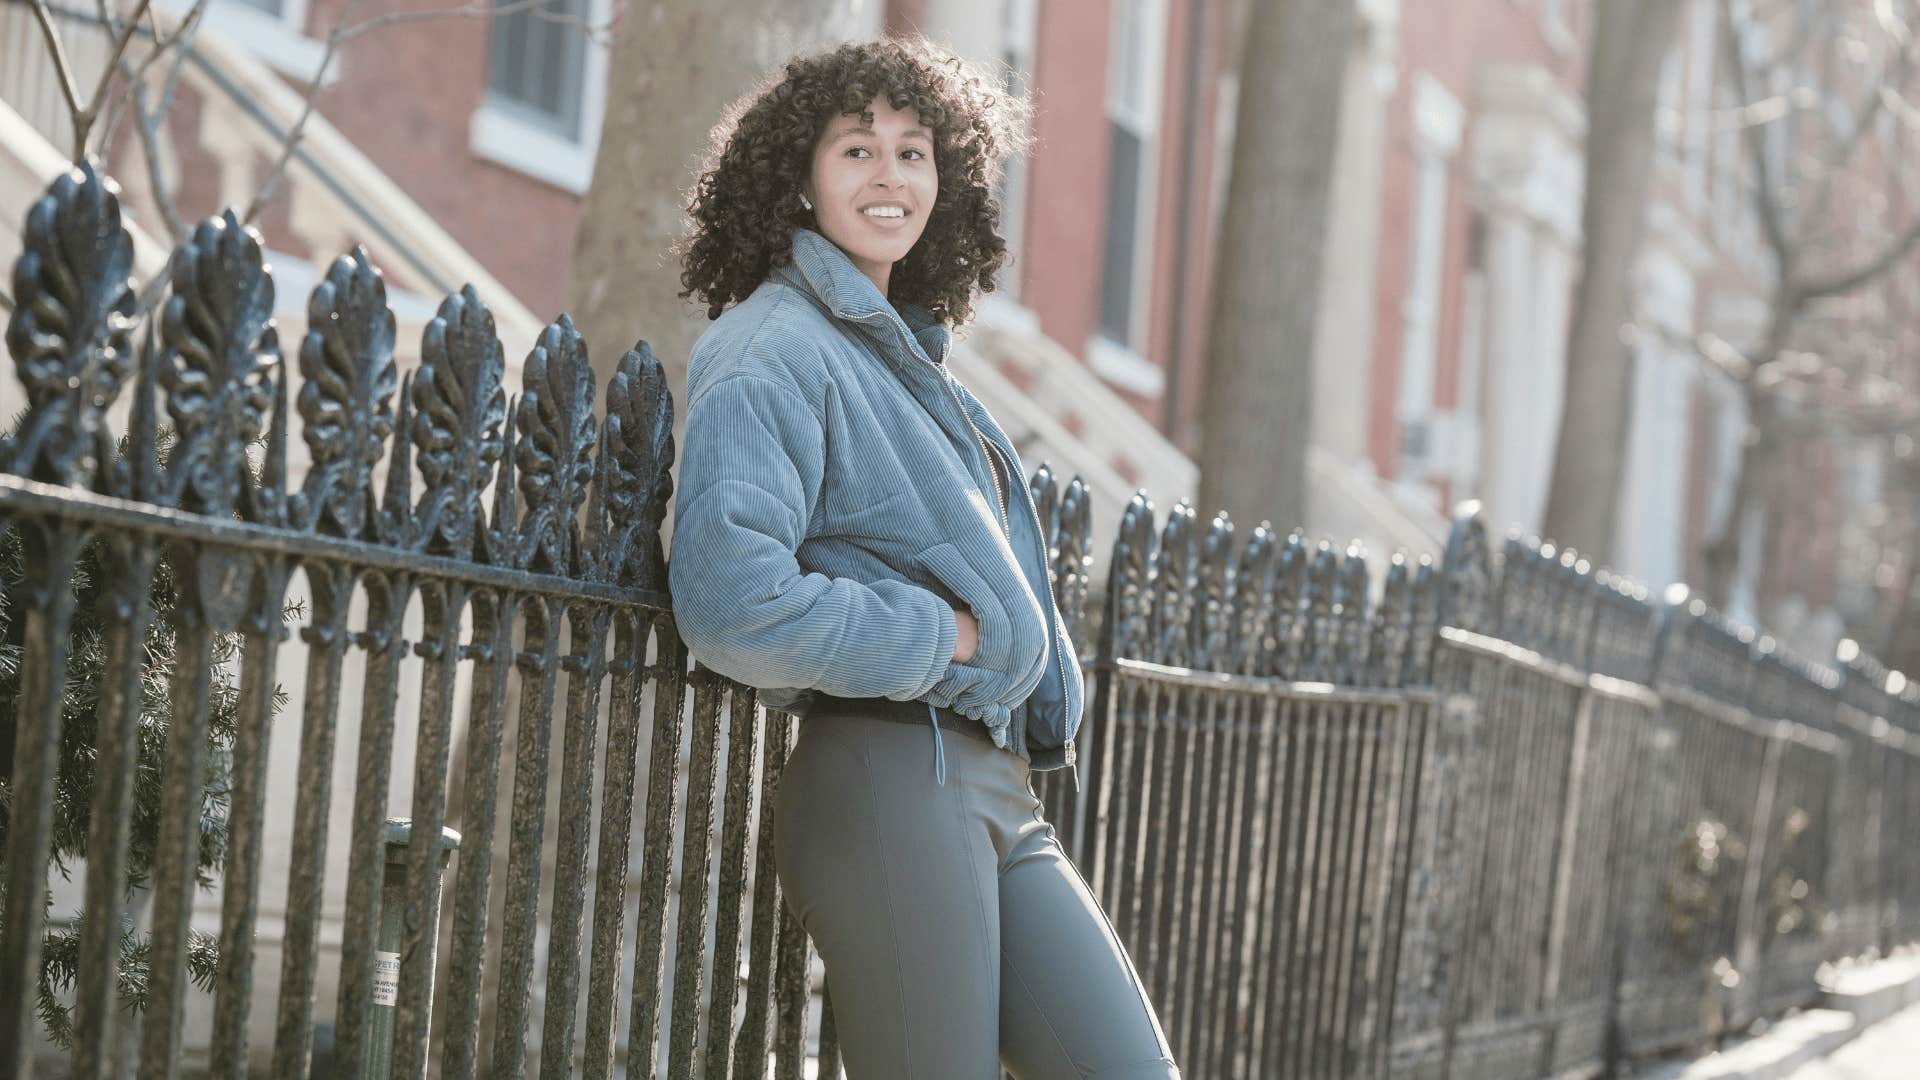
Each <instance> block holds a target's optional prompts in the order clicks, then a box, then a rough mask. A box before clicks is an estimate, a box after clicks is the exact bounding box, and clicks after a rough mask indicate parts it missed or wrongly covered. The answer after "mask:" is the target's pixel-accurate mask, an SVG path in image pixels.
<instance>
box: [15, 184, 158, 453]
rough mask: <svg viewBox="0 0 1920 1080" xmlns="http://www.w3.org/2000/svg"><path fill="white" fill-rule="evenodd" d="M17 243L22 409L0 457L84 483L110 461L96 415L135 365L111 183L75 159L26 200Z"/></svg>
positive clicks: (127, 268) (123, 234) (128, 251)
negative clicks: (32, 198) (27, 206)
mask: <svg viewBox="0 0 1920 1080" xmlns="http://www.w3.org/2000/svg"><path fill="white" fill-rule="evenodd" d="M21 241H22V243H21V248H22V251H21V255H20V258H19V259H18V260H17V261H16V262H15V263H14V268H13V299H14V309H13V315H12V317H11V318H9V319H8V320H7V351H8V352H9V353H10V354H11V355H12V356H13V362H14V370H15V372H16V373H17V374H18V375H19V377H20V382H21V384H22V386H24V387H25V389H26V392H27V415H26V418H25V419H24V421H23V422H22V423H21V425H20V427H19V429H18V430H17V431H16V433H15V434H14V435H12V436H11V437H9V438H8V439H7V441H6V443H5V444H4V446H0V460H4V462H5V467H6V468H7V470H8V471H9V472H12V473H15V474H17V475H20V476H26V477H29V478H31V479H34V480H41V481H46V482H48V483H55V484H86V483H89V482H91V481H93V480H94V479H95V476H96V471H97V470H98V469H99V467H100V466H101V465H102V464H103V463H105V462H108V461H110V460H111V459H112V439H111V436H110V434H109V433H108V432H107V430H106V427H105V425H104V423H103V422H102V420H103V417H104V414H105V413H106V410H107V407H108V406H110V405H112V404H113V401H114V398H116V397H117V396H119V393H120V386H121V384H122V383H123V382H125V381H126V378H127V375H128V374H129V373H130V372H131V371H132V370H133V363H134V359H133V351H132V337H133V327H134V324H135V322H136V315H137V307H136V302H135V297H134V290H133V280H132V273H133V238H132V237H131V236H130V235H129V234H128V232H127V229H126V227H125V225H123V224H122V223H121V220H120V199H119V189H118V187H116V186H115V185H114V183H113V181H111V180H109V179H107V178H106V177H104V176H102V175H101V173H100V170H99V166H98V164H97V163H96V162H95V161H94V160H93V159H91V158H89V159H87V160H85V161H82V162H81V163H80V164H79V165H77V166H75V167H74V168H73V169H71V170H69V171H67V172H65V173H63V174H61V175H60V176H59V177H58V178H56V179H55V180H54V182H53V183H52V184H51V185H50V186H49V187H48V188H47V192H46V194H44V195H42V196H41V197H40V198H39V199H38V200H37V201H36V202H35V203H34V204H33V207H32V209H30V210H29V211H28V212H27V221H26V226H25V228H24V229H23V230H22V233H21Z"/></svg>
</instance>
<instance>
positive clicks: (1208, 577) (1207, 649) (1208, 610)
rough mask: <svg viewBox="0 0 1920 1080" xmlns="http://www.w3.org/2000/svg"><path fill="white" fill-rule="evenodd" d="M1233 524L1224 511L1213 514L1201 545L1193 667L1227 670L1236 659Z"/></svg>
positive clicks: (1195, 609)
mask: <svg viewBox="0 0 1920 1080" xmlns="http://www.w3.org/2000/svg"><path fill="white" fill-rule="evenodd" d="M1232 569H1233V522H1232V521H1231V520H1229V519H1228V517H1227V512H1226V511H1225V510H1222V511H1220V512H1219V513H1218V514H1215V515H1214V518H1213V521H1211V522H1210V523H1208V525H1207V535H1206V538H1205V539H1204V540H1203V541H1202V542H1201V545H1200V567H1199V572H1198V578H1197V580H1196V582H1195V584H1196V585H1197V586H1198V588H1197V595H1196V597H1195V606H1194V625H1193V641H1194V652H1193V655H1192V657H1191V659H1190V661H1189V662H1190V663H1191V664H1192V666H1194V667H1197V668H1203V669H1205V670H1207V671H1226V670H1228V668H1227V665H1228V664H1229V663H1231V662H1232V659H1233V640H1232V635H1233V600H1234V596H1233V593H1232V592H1231V591H1229V590H1231V589H1232V584H1233V583H1232V579H1231V574H1232Z"/></svg>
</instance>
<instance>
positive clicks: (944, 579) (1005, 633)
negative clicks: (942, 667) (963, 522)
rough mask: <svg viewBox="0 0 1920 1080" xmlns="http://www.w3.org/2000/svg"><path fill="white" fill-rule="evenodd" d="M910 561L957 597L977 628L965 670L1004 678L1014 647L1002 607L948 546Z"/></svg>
mask: <svg viewBox="0 0 1920 1080" xmlns="http://www.w3.org/2000/svg"><path fill="white" fill-rule="evenodd" d="M914 561H915V562H917V563H919V564H920V566H921V568H922V569H924V570H926V572H927V573H929V574H932V575H933V576H934V577H935V578H936V579H938V580H939V582H940V584H942V585H945V586H946V587H947V589H948V591H950V592H952V593H953V595H955V596H957V597H959V598H960V602H961V603H962V604H965V605H966V606H967V610H968V611H969V612H970V613H971V614H972V615H973V617H974V620H975V621H976V622H978V623H979V624H980V642H979V645H978V646H977V647H976V648H975V649H974V653H973V657H972V659H970V660H967V661H966V666H967V667H974V668H983V669H985V670H987V671H991V672H1000V673H1002V674H1003V675H1004V674H1005V673H1006V672H1007V671H1008V670H1009V667H1010V664H1011V661H1012V658H1013V652H1012V649H1013V644H1014V643H1013V641H1012V640H1011V639H1012V637H1013V625H1012V620H1011V619H1009V618H1008V616H1007V607H1006V605H1005V604H1003V603H1001V602H1000V598H999V597H997V596H995V595H994V593H993V590H992V589H991V588H989V587H988V586H987V583H986V581H985V580H984V579H982V578H981V577H980V575H979V574H978V573H977V572H976V571H975V570H974V569H973V567H972V566H970V565H968V563H967V560H966V558H965V557H964V556H962V555H961V554H960V549H958V548H956V547H954V546H953V545H952V544H946V543H942V544H935V545H933V546H932V547H929V548H925V549H923V550H922V551H920V552H919V553H918V554H916V555H915V556H914Z"/></svg>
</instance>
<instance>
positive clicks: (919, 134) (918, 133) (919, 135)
mask: <svg viewBox="0 0 1920 1080" xmlns="http://www.w3.org/2000/svg"><path fill="white" fill-rule="evenodd" d="M849 135H866V136H870V137H872V138H879V137H880V136H879V133H878V132H876V131H874V130H873V129H872V128H870V127H850V128H841V129H840V130H839V131H838V132H835V133H834V136H833V138H832V139H829V140H828V142H839V141H840V140H841V139H844V138H846V137H847V136H849ZM900 137H901V138H902V139H922V140H925V141H927V142H932V141H933V136H932V135H930V134H928V132H927V129H926V128H908V129H907V130H906V131H903V132H901V133H900Z"/></svg>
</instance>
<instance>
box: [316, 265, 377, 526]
mask: <svg viewBox="0 0 1920 1080" xmlns="http://www.w3.org/2000/svg"><path fill="white" fill-rule="evenodd" d="M307 327H308V329H307V334H306V337H304V338H303V339H302V340H301V342H300V375H301V385H300V395H299V409H300V419H301V421H302V432H303V434H304V436H305V438H306V441H307V449H308V451H309V454H310V455H311V457H312V459H313V463H312V466H311V467H310V469H309V470H308V472H307V478H306V484H305V488H304V490H303V491H302V492H301V494H300V495H299V496H298V497H297V498H296V499H295V501H294V520H295V521H296V522H297V523H298V524H299V525H301V526H302V527H305V528H315V529H318V530H319V531H320V532H323V533H328V534H331V535H334V536H345V537H352V538H355V539H363V538H366V536H367V534H368V532H369V530H370V529H371V528H372V525H373V522H374V515H375V512H376V510H375V506H374V500H373V491H374V486H373V467H374V465H375V464H376V463H378V462H379V460H380V455H381V452H382V450H383V449H384V448H385V446H386V440H387V438H388V437H389V436H391V435H392V434H393V431H394V420H393V395H394V389H395V386H396V384H397V383H398V372H397V369H396V368H395V365H394V360H393V343H394V319H393V312H392V311H391V310H389V309H388V307H387V287H386V282H385V281H384V280H383V279H382V277H381V274H380V271H378V270H376V269H374V267H373V265H372V264H371V263H370V262H369V261H368V259H367V253H366V250H365V249H364V248H361V247H359V246H357V245H356V246H355V247H354V249H353V253H352V254H351V255H350V256H349V255H342V256H341V257H340V258H338V259H335V260H334V261H333V265H332V266H331V267H329V268H328V270H327V276H326V278H325V279H324V280H322V281H321V282H320V284H319V285H318V286H316V287H315V288H314V290H313V292H312V294H311V295H310V296H309V297H308V300H307Z"/></svg>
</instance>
